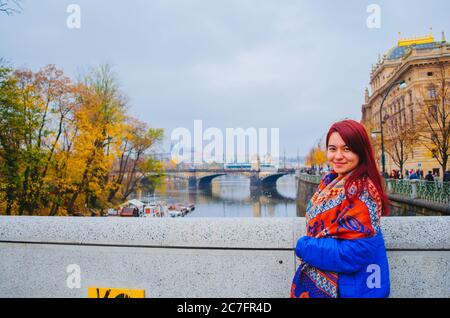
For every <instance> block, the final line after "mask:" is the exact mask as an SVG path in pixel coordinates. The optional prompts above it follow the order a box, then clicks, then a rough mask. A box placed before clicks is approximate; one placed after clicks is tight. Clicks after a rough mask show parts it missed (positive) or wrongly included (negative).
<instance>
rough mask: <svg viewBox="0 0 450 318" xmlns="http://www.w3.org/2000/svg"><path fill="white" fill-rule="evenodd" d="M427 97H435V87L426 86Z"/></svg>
mask: <svg viewBox="0 0 450 318" xmlns="http://www.w3.org/2000/svg"><path fill="white" fill-rule="evenodd" d="M428 97H429V98H436V89H435V88H434V86H430V87H428Z"/></svg>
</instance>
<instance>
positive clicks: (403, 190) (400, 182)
mask: <svg viewBox="0 0 450 318" xmlns="http://www.w3.org/2000/svg"><path fill="white" fill-rule="evenodd" d="M298 178H299V179H300V180H303V181H305V182H310V183H317V184H319V182H320V179H321V176H320V175H309V174H306V173H301V174H299V175H298ZM385 182H386V191H387V192H388V194H395V195H399V196H402V197H405V198H410V199H420V200H425V201H429V202H436V203H440V204H450V182H442V181H426V180H408V179H386V180H385Z"/></svg>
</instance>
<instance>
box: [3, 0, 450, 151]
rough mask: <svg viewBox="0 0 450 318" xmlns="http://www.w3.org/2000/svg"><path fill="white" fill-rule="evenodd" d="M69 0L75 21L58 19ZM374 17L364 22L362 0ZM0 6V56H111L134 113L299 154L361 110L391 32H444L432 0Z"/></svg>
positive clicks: (28, 59)
mask: <svg viewBox="0 0 450 318" xmlns="http://www.w3.org/2000/svg"><path fill="white" fill-rule="evenodd" d="M70 4H77V5H79V7H80V8H81V16H80V17H81V28H80V29H70V28H68V27H67V25H66V20H67V18H68V16H69V13H67V12H66V9H67V7H68V6H69V5H70ZM372 4H376V5H377V6H378V7H379V8H380V9H381V12H380V18H381V20H380V22H381V25H380V28H369V27H368V26H367V23H366V22H367V19H368V17H369V16H370V15H371V14H370V13H368V12H367V8H368V6H369V5H372ZM21 5H22V7H23V12H22V13H20V14H15V15H11V16H7V15H5V14H1V15H0V27H1V28H2V30H4V31H3V32H2V35H1V38H0V39H1V40H0V57H3V58H5V59H6V60H7V61H9V62H10V63H11V64H12V65H13V66H15V67H28V68H31V69H33V70H37V69H39V68H41V67H43V66H45V65H47V64H55V65H56V66H57V67H58V68H62V69H63V70H64V71H65V73H66V74H67V75H69V76H70V77H71V78H73V79H75V78H76V77H77V75H78V74H79V73H80V71H81V70H83V69H87V68H88V67H91V66H97V65H100V64H105V63H109V64H111V65H112V66H113V67H114V70H115V73H116V75H117V78H118V80H119V83H120V85H121V87H122V90H123V92H124V93H125V94H126V95H127V96H128V97H129V99H130V105H129V106H130V112H131V114H132V115H134V116H136V117H138V118H140V119H141V120H143V121H146V122H147V123H149V124H150V125H151V126H153V127H159V128H164V129H165V141H164V148H165V149H164V150H165V151H168V150H169V149H168V148H169V145H170V135H171V131H172V130H173V129H175V128H177V127H185V128H187V129H193V125H194V120H197V119H200V120H202V121H203V123H204V125H205V128H207V127H217V128H219V129H222V130H223V131H225V128H238V127H241V128H250V127H254V128H257V129H258V128H268V129H270V128H279V130H280V155H283V152H284V150H286V156H289V157H296V156H297V152H299V153H300V156H305V155H306V154H307V152H308V151H309V149H310V148H311V147H312V146H313V145H314V144H315V143H316V142H317V141H318V140H319V139H320V138H321V137H323V136H324V135H325V134H326V131H327V129H328V127H329V126H330V125H331V124H332V123H333V122H335V121H337V120H341V119H344V118H352V119H355V120H360V118H361V105H362V103H363V101H364V89H365V88H366V87H369V76H370V71H371V66H372V64H375V63H376V62H377V60H378V56H379V55H382V54H384V53H386V52H387V51H388V50H389V49H390V48H392V47H394V46H396V44H397V40H398V38H399V36H398V32H401V37H413V36H420V35H426V34H428V33H429V28H430V27H432V28H433V35H434V37H435V38H436V39H438V40H440V39H441V32H442V31H445V32H446V33H448V34H449V35H450V19H449V18H448V12H450V3H449V2H447V1H437V0H430V1H427V2H423V1H419V0H408V1H406V0H397V1H361V0H346V1H343V0H342V1H335V0H329V1H294V0H289V1H279V0H265V1H258V0H244V1H242V0H227V1H225V0H222V1H220V0H216V1H206V0H203V1H200V0H153V1H144V0H136V1H130V2H125V3H124V2H118V1H107V0H79V1H77V0H71V1H65V0H41V1H31V0H22V1H21Z"/></svg>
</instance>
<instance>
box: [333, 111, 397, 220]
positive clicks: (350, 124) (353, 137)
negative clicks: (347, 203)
mask: <svg viewBox="0 0 450 318" xmlns="http://www.w3.org/2000/svg"><path fill="white" fill-rule="evenodd" d="M334 132H337V133H338V134H339V135H340V136H341V138H342V139H343V140H344V141H345V144H346V145H347V147H348V148H349V149H350V150H351V151H352V152H354V153H356V154H357V155H358V156H359V163H358V166H357V167H356V168H355V169H354V170H353V171H352V174H351V175H350V176H349V178H348V180H347V181H346V182H345V193H346V197H347V199H351V198H350V197H349V193H350V192H349V191H348V190H349V188H350V186H351V185H352V184H353V183H356V185H357V190H356V194H355V196H356V197H359V195H360V194H361V192H362V191H363V189H364V188H365V187H367V181H366V182H365V183H366V184H364V183H363V182H364V180H365V178H368V179H369V180H371V181H372V183H373V185H374V186H375V188H376V189H377V191H378V194H379V195H380V197H381V201H382V212H381V214H382V215H388V214H389V199H388V197H387V195H386V192H385V191H384V187H383V183H382V179H381V175H380V173H379V172H378V167H377V164H376V162H375V157H374V155H373V149H372V145H371V143H370V139H369V136H368V135H367V132H366V129H365V128H364V126H363V125H361V124H360V123H358V122H357V121H354V120H351V119H346V120H342V121H339V122H337V123H334V124H333V125H332V126H331V127H330V130H329V131H328V134H327V149H328V141H329V139H330V136H331V134H332V133H334Z"/></svg>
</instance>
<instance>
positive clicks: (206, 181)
mask: <svg viewBox="0 0 450 318" xmlns="http://www.w3.org/2000/svg"><path fill="white" fill-rule="evenodd" d="M224 175H226V173H215V174H211V175H207V176H203V177H200V178H198V179H197V180H198V185H199V186H200V187H205V186H209V185H210V184H211V181H212V179H214V178H217V177H220V176H224Z"/></svg>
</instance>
